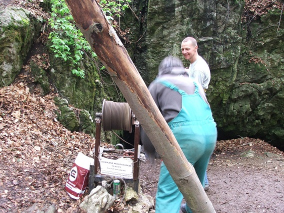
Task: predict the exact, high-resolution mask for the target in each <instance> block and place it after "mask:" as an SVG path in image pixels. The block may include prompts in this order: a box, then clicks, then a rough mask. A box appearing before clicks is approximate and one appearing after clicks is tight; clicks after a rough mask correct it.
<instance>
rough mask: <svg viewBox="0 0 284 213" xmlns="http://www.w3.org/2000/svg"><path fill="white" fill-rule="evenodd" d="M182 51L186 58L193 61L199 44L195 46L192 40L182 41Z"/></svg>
mask: <svg viewBox="0 0 284 213" xmlns="http://www.w3.org/2000/svg"><path fill="white" fill-rule="evenodd" d="M181 52H182V54H183V57H184V58H185V59H186V60H189V61H190V63H193V62H194V61H195V60H196V57H197V46H194V45H193V44H192V43H191V42H190V41H188V42H182V43H181Z"/></svg>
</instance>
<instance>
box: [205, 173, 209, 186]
mask: <svg viewBox="0 0 284 213" xmlns="http://www.w3.org/2000/svg"><path fill="white" fill-rule="evenodd" d="M204 185H205V186H209V181H208V178H207V171H206V173H205V177H204Z"/></svg>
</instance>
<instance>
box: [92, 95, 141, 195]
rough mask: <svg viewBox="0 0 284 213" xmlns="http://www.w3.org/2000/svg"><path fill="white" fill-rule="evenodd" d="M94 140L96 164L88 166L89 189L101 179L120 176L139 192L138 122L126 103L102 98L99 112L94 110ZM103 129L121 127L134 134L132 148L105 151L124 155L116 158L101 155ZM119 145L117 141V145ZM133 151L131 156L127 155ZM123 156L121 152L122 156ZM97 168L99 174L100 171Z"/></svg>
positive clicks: (119, 128) (118, 128) (120, 128)
mask: <svg viewBox="0 0 284 213" xmlns="http://www.w3.org/2000/svg"><path fill="white" fill-rule="evenodd" d="M95 122H96V142H95V151H94V162H95V165H92V166H91V167H90V175H89V191H91V190H92V189H93V188H94V185H95V183H96V182H97V183H98V182H102V181H103V180H104V179H107V178H108V177H112V178H120V179H123V181H124V182H125V183H129V184H131V185H133V189H134V190H135V191H137V192H138V185H139V154H140V149H139V147H140V146H139V141H140V124H139V121H138V120H137V119H136V117H135V114H134V113H133V112H132V110H131V108H130V106H129V105H128V103H122V102H113V101H106V100H104V101H103V105H102V112H101V113H96V118H95ZM102 127H103V130H104V131H111V130H124V131H128V132H129V133H132V132H133V133H134V150H122V151H121V150H107V149H106V152H107V151H111V152H112V154H111V155H112V156H113V155H120V156H121V154H123V153H121V152H124V156H126V158H123V157H122V158H119V159H117V160H113V158H112V159H108V158H105V157H104V156H109V155H110V154H107V155H102V152H103V150H101V151H100V149H101V147H100V145H101V128H102ZM118 145H119V144H118ZM133 151H134V155H133V156H132V157H128V156H127V155H128V154H129V153H130V152H132V153H133ZM122 156H123V155H122ZM99 167H100V174H99ZM127 167H131V172H129V170H128V171H127Z"/></svg>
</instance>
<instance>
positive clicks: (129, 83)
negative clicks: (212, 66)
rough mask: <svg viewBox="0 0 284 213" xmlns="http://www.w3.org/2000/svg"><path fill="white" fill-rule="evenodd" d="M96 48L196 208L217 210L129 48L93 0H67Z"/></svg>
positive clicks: (81, 28) (210, 211) (180, 188)
mask: <svg viewBox="0 0 284 213" xmlns="http://www.w3.org/2000/svg"><path fill="white" fill-rule="evenodd" d="M65 1H66V2H67V5H68V7H69V9H70V11H71V14H72V16H73V18H74V20H75V22H76V24H77V26H78V27H79V29H80V30H81V31H82V33H83V34H84V36H85V38H86V39H87V40H88V42H89V44H90V45H91V47H92V49H93V51H94V52H95V53H96V54H97V56H98V57H99V59H100V60H101V62H102V63H103V64H104V65H105V67H106V68H107V70H108V73H109V75H110V76H111V77H112V79H113V80H114V82H115V83H116V85H117V86H118V88H119V89H120V91H121V92H122V94H123V95H124V97H125V99H126V101H127V102H128V104H129V106H130V107H131V109H132V111H133V112H134V114H135V116H136V117H137V119H138V120H139V122H140V124H141V125H142V127H143V129H144V130H145V132H146V134H147V136H148V137H149V139H150V140H151V142H152V143H153V145H154V147H155V148H156V150H157V152H158V154H159V155H160V156H161V158H162V160H163V161H164V163H165V165H166V167H167V169H168V170H169V172H170V174H171V176H172V178H173V180H174V181H175V183H176V184H177V186H178V188H179V190H180V191H181V193H182V194H183V196H184V198H185V200H186V202H187V204H188V205H189V206H190V208H191V209H192V211H193V212H202V213H212V212H215V210H214V207H213V205H212V203H211V201H210V200H209V199H208V197H207V195H206V193H205V191H204V189H203V187H202V185H201V183H200V181H199V179H198V177H197V175H196V173H195V170H194V167H193V166H192V165H191V164H190V163H189V162H188V161H187V159H186V158H185V156H184V154H183V152H182V150H181V149H180V147H179V144H178V143H177V141H176V139H175V137H174V135H173V134H172V132H171V130H170V128H169V126H168V124H167V123H166V121H165V119H164V118H163V116H162V114H161V113H160V111H159V109H158V107H157V106H156V104H155V102H154V100H153V99H152V96H151V94H150V93H149V91H148V88H147V86H146V85H145V83H144V81H143V79H142V77H141V76H140V74H139V72H138V70H137V68H136V67H135V65H134V64H133V62H132V60H131V58H130V57H129V55H128V52H127V50H126V49H125V47H124V46H123V44H122V42H121V41H120V39H119V38H118V36H117V34H116V32H115V30H114V29H113V27H112V26H111V25H110V24H109V23H108V21H107V20H106V17H105V15H104V14H103V11H102V10H101V8H100V6H99V5H98V3H97V2H96V1H94V0H65Z"/></svg>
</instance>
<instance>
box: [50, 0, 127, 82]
mask: <svg viewBox="0 0 284 213" xmlns="http://www.w3.org/2000/svg"><path fill="white" fill-rule="evenodd" d="M128 2H131V0H118V1H114V0H111V1H107V0H102V1H101V2H100V5H101V7H102V9H103V11H104V12H105V14H106V17H107V18H108V19H112V17H115V16H116V17H120V15H121V14H122V11H124V10H125V9H126V8H128ZM49 25H50V27H51V30H52V32H50V34H49V39H50V41H51V50H52V51H53V52H54V53H55V57H57V58H61V59H63V60H64V61H66V62H69V63H70V66H71V69H72V73H73V74H74V75H76V76H78V77H81V78H84V77H85V73H84V70H82V69H81V68H80V62H81V61H82V59H83V54H84V53H87V54H88V55H92V57H96V54H95V53H94V52H93V51H92V50H91V46H90V45H89V43H88V42H87V40H86V39H85V38H84V37H83V34H82V33H81V31H80V30H79V29H77V28H76V25H75V21H74V19H73V17H72V15H71V14H70V11H69V8H68V7H67V5H66V3H65V1H64V0H51V18H50V19H49Z"/></svg>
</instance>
